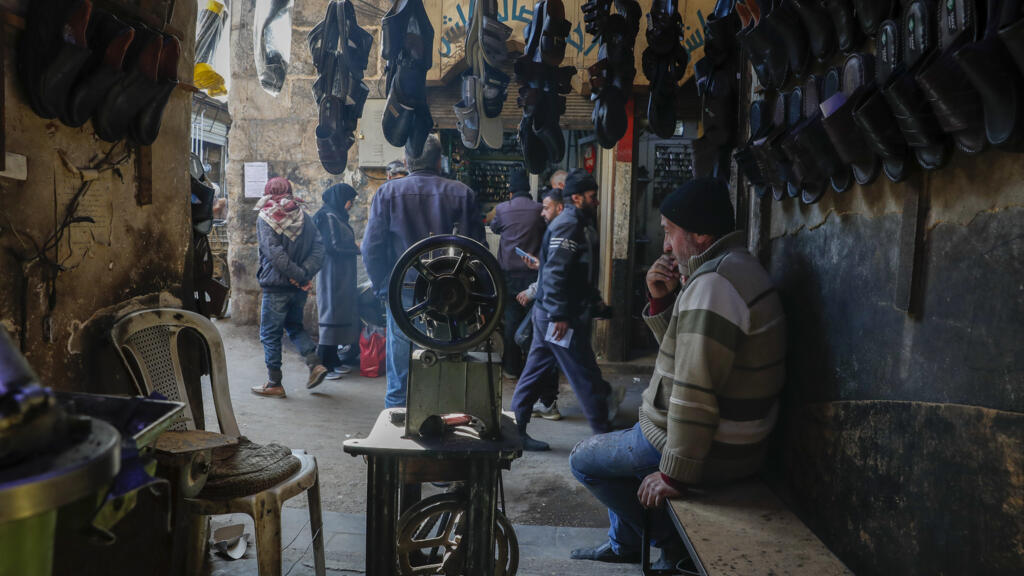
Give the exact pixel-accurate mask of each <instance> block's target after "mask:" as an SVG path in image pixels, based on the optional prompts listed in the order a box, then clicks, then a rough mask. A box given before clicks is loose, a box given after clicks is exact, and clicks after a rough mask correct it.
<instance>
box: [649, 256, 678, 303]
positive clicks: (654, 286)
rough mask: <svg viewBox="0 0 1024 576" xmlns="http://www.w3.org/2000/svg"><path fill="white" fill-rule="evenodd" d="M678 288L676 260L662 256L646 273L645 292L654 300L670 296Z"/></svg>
mask: <svg viewBox="0 0 1024 576" xmlns="http://www.w3.org/2000/svg"><path fill="white" fill-rule="evenodd" d="M677 288H679V270H678V269H677V268H676V259H675V258H673V257H672V256H671V255H669V254H662V255H661V257H660V258H658V259H657V260H655V261H654V264H651V268H650V269H649V270H648V271H647V290H648V292H650V293H651V297H652V298H654V299H655V300H657V299H659V298H664V297H665V296H669V295H671V294H672V293H673V292H675V291H676V289H677Z"/></svg>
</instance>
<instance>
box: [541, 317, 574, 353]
mask: <svg viewBox="0 0 1024 576" xmlns="http://www.w3.org/2000/svg"><path fill="white" fill-rule="evenodd" d="M544 340H545V341H546V342H551V343H552V344H555V345H558V346H561V347H562V348H568V347H569V344H571V343H572V328H569V329H567V330H566V331H565V335H564V336H562V339H561V340H555V323H554V322H551V323H549V324H548V332H547V334H545V335H544Z"/></svg>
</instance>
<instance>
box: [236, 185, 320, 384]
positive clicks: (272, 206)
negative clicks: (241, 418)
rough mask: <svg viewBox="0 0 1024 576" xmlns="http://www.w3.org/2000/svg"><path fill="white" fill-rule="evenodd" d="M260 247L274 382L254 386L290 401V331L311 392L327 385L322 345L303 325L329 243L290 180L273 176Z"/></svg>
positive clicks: (263, 336) (264, 201)
mask: <svg viewBox="0 0 1024 576" xmlns="http://www.w3.org/2000/svg"><path fill="white" fill-rule="evenodd" d="M256 209H257V210H259V212H260V213H259V217H258V219H257V223H258V226H259V228H258V229H257V233H258V238H259V244H260V268H259V272H257V277H258V278H259V283H260V288H262V289H263V302H262V306H261V308H260V341H261V342H262V343H263V356H264V360H265V361H266V363H267V376H268V381H267V383H266V384H263V385H262V386H253V387H252V393H253V394H257V395H259V396H268V397H273V398H284V397H285V392H284V386H282V385H281V380H282V373H281V335H282V333H283V332H285V331H287V332H288V338H289V339H291V341H292V343H293V344H295V347H296V348H298V349H299V354H302V356H303V357H304V358H305V359H306V365H307V366H308V367H309V379H308V380H307V381H306V388H313V387H315V386H317V385H319V384H320V383H321V382H323V380H324V377H325V376H326V375H327V368H324V366H323V364H321V363H320V358H319V357H318V356H317V354H316V344H314V343H313V339H312V338H310V337H309V334H307V333H306V329H305V328H304V327H303V326H302V316H303V315H302V309H303V307H304V306H305V304H306V297H307V295H308V294H309V292H310V291H311V290H312V289H313V278H314V277H315V276H316V273H317V272H319V271H320V266H321V264H322V263H323V260H324V245H323V242H321V240H320V233H319V232H317V229H316V226H314V225H313V221H312V219H311V218H310V217H309V216H307V215H306V213H305V212H304V211H303V210H302V201H301V200H299V199H298V198H295V197H294V196H292V185H291V182H289V181H288V180H287V179H286V178H271V179H270V181H269V182H267V185H266V187H265V188H264V190H263V197H262V198H260V200H259V202H257V203H256Z"/></svg>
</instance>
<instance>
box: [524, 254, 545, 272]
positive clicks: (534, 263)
mask: <svg viewBox="0 0 1024 576" xmlns="http://www.w3.org/2000/svg"><path fill="white" fill-rule="evenodd" d="M520 258H521V259H522V260H523V264H526V267H527V268H529V269H530V270H536V269H538V268H540V260H538V259H537V257H536V256H531V257H529V258H527V257H526V256H520Z"/></svg>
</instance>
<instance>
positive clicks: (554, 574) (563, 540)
mask: <svg viewBox="0 0 1024 576" xmlns="http://www.w3.org/2000/svg"><path fill="white" fill-rule="evenodd" d="M237 523H245V525H246V532H247V533H248V534H249V536H250V538H249V542H250V543H252V542H253V540H252V534H253V529H252V521H251V520H249V518H248V517H247V516H245V515H233V516H218V517H217V518H216V519H215V522H214V527H217V526H222V525H226V524H237ZM282 529H283V535H282V542H283V543H284V544H285V545H286V546H285V548H284V553H283V557H284V561H283V568H282V574H283V575H284V574H287V576H313V574H314V570H313V550H312V546H311V544H312V541H311V538H310V531H309V516H308V515H307V514H306V512H305V510H300V509H297V508H285V509H284V516H283V526H282ZM515 530H516V538H517V539H518V540H519V570H518V572H516V574H517V575H518V576H593V575H594V574H601V575H602V576H626V575H630V576H635V575H638V574H640V566H639V565H635V564H633V565H621V564H619V565H613V564H603V563H599V562H589V561H585V560H570V559H569V552H570V551H571V550H573V549H574V548H580V547H585V546H593V545H594V544H595V543H599V542H601V541H603V540H604V539H605V537H606V530H605V529H604V528H570V527H564V526H530V525H519V526H515ZM365 534H366V517H365V516H363V515H360V514H342V513H338V512H324V542H325V543H324V547H325V557H326V560H327V562H326V564H327V573H328V574H329V575H337V576H349V575H355V574H364V573H365V569H364V565H365V556H364V553H363V551H364V546H365ZM206 573H207V574H209V576H242V575H247V576H248V575H255V574H256V551H255V549H253V547H252V546H249V548H248V549H247V550H246V553H245V556H244V557H242V558H241V559H239V560H227V559H225V558H223V557H221V556H219V555H216V554H214V555H211V556H210V561H209V562H208V564H207V571H206Z"/></svg>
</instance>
